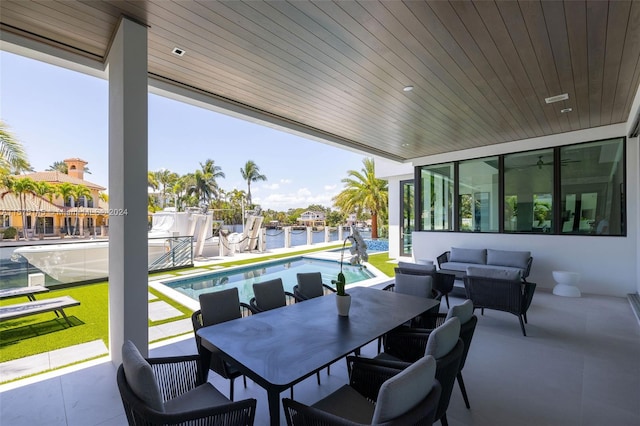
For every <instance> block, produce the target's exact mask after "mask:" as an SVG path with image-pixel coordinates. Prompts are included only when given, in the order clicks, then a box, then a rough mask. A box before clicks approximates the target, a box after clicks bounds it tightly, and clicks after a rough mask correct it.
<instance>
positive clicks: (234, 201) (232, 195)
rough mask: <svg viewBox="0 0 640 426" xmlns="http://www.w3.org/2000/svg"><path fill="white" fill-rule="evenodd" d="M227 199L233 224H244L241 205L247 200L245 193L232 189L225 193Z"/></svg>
mask: <svg viewBox="0 0 640 426" xmlns="http://www.w3.org/2000/svg"><path fill="white" fill-rule="evenodd" d="M227 195H228V197H229V204H230V205H231V208H232V209H233V223H244V218H243V217H242V204H243V203H244V202H245V201H246V199H247V193H246V192H244V191H242V190H240V189H233V190H232V191H229V192H228V193H227Z"/></svg>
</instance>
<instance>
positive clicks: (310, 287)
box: [293, 272, 336, 300]
mask: <svg viewBox="0 0 640 426" xmlns="http://www.w3.org/2000/svg"><path fill="white" fill-rule="evenodd" d="M296 280H297V282H298V284H296V285H294V286H293V294H294V295H295V296H296V297H297V298H298V300H307V299H313V298H315V297H320V296H324V295H325V294H330V293H335V292H336V289H335V288H333V287H331V286H330V285H327V284H325V283H323V282H322V273H320V272H299V273H297V274H296Z"/></svg>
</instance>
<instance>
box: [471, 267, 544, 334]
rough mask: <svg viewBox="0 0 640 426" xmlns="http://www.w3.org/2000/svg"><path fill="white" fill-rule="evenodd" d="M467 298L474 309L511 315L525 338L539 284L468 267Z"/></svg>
mask: <svg viewBox="0 0 640 426" xmlns="http://www.w3.org/2000/svg"><path fill="white" fill-rule="evenodd" d="M464 287H465V290H466V292H467V298H468V299H471V300H472V301H473V306H474V308H480V309H481V313H482V314H483V315H484V310H485V308H486V309H494V310H497V311H503V312H509V313H512V314H513V315H515V316H517V317H518V320H520V328H521V329H522V334H523V335H524V336H526V335H527V332H526V331H525V329H524V325H525V323H527V310H528V309H529V306H530V305H531V300H532V299H533V293H534V292H535V290H536V284H535V283H530V282H528V281H527V282H525V281H522V280H521V277H520V273H519V272H518V271H510V270H507V269H497V268H496V269H487V268H476V267H472V266H469V267H468V268H467V271H466V276H465V277H464Z"/></svg>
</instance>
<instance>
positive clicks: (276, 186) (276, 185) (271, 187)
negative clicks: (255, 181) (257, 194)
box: [262, 183, 280, 191]
mask: <svg viewBox="0 0 640 426" xmlns="http://www.w3.org/2000/svg"><path fill="white" fill-rule="evenodd" d="M262 187H263V188H264V189H268V190H270V191H274V190H276V189H280V184H279V183H272V184H264V185H262Z"/></svg>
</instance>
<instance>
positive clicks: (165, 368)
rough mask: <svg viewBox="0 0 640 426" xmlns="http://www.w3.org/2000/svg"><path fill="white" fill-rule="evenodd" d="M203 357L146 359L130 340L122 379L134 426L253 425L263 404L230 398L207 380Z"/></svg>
mask: <svg viewBox="0 0 640 426" xmlns="http://www.w3.org/2000/svg"><path fill="white" fill-rule="evenodd" d="M199 358H200V356H199V355H188V356H176V357H164V358H147V359H145V358H144V357H142V355H141V354H140V352H139V351H138V348H137V347H136V346H135V345H134V344H133V343H132V342H131V341H126V342H125V343H124V344H123V345H122V364H120V366H119V367H118V371H117V374H116V381H117V384H118V390H119V392H120V397H121V399H122V404H123V406H124V411H125V414H126V416H127V421H128V423H129V425H135V426H144V425H194V426H195V425H205V424H207V425H214V424H215V425H218V424H220V425H222V424H224V425H227V426H247V425H253V423H254V419H255V412H256V403H257V401H256V400H255V399H253V398H250V399H245V400H242V401H237V402H233V401H230V400H229V399H227V398H226V397H225V396H224V395H223V394H222V393H220V392H219V391H218V390H217V389H216V388H215V387H214V386H213V385H212V384H211V383H209V382H207V381H206V379H205V374H204V373H203V372H202V370H201V363H200V359H199Z"/></svg>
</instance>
